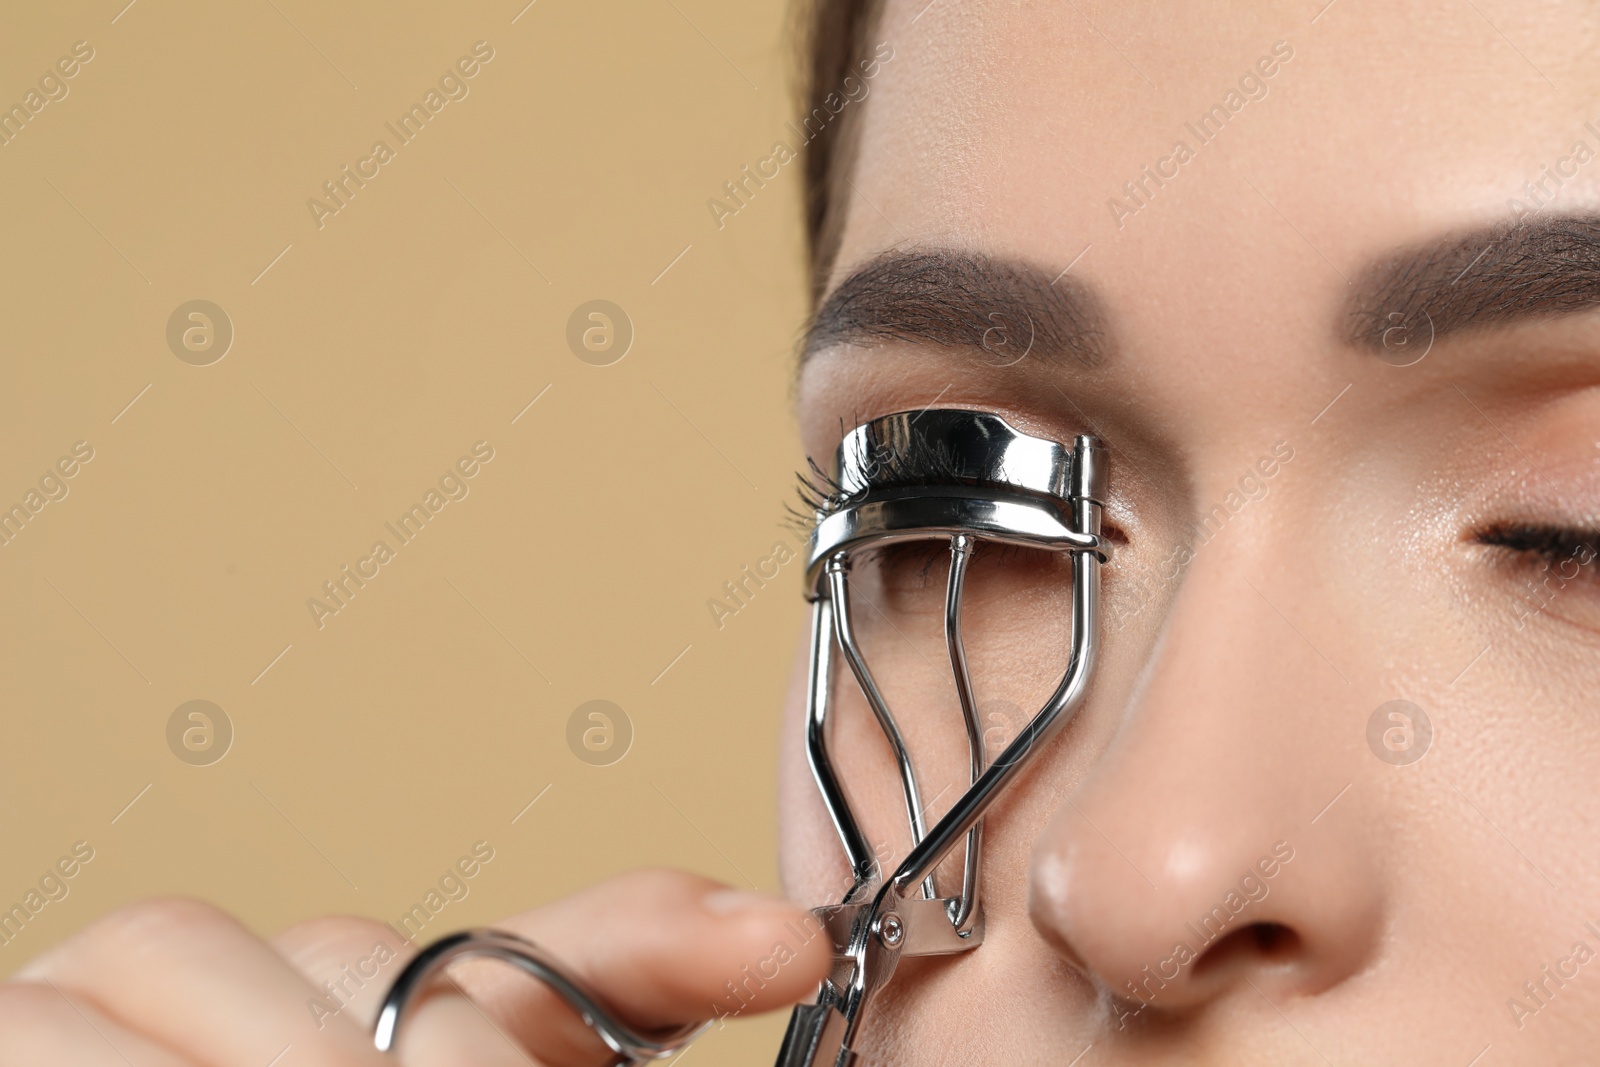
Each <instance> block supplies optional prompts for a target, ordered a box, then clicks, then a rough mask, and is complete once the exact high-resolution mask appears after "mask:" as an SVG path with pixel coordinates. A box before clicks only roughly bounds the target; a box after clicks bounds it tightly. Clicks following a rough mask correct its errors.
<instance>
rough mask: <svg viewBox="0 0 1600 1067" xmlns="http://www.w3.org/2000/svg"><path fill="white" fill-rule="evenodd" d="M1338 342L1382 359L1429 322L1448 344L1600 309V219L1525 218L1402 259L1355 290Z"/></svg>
mask: <svg viewBox="0 0 1600 1067" xmlns="http://www.w3.org/2000/svg"><path fill="white" fill-rule="evenodd" d="M1352 285H1353V287H1354V292H1353V293H1352V294H1351V299H1350V301H1349V303H1348V304H1347V306H1346V308H1345V314H1344V321H1343V323H1342V329H1341V334H1342V335H1343V337H1344V338H1345V340H1347V341H1349V342H1350V343H1352V344H1354V345H1356V346H1357V347H1361V348H1368V349H1374V350H1381V349H1382V348H1383V347H1384V335H1385V333H1386V332H1387V331H1388V330H1389V329H1390V328H1392V327H1395V326H1397V325H1399V326H1407V327H1409V326H1414V325H1417V324H1419V323H1420V321H1421V320H1420V319H1419V318H1418V316H1420V315H1424V314H1425V315H1426V317H1427V319H1428V320H1431V322H1432V324H1433V336H1434V338H1435V339H1437V338H1439V337H1443V336H1444V335H1446V334H1451V333H1460V332H1462V331H1465V330H1470V329H1478V328H1485V327H1495V326H1507V325H1511V324H1512V323H1515V322H1519V321H1524V320H1529V319H1538V318H1544V317H1550V316H1555V315H1565V314H1571V313H1573V312H1577V311H1584V310H1587V309H1589V308H1593V307H1596V306H1600V216H1594V215H1556V216H1551V217H1535V218H1523V219H1521V220H1518V221H1515V222H1508V223H1502V224H1499V225H1496V226H1489V227H1484V228H1481V229H1477V230H1472V231H1468V232H1466V233H1458V234H1454V235H1450V236H1446V237H1443V238H1440V239H1437V240H1434V241H1429V242H1425V243H1422V244H1418V245H1413V246H1411V247H1409V248H1405V249H1401V250H1400V251H1398V252H1395V253H1393V254H1392V255H1389V256H1386V257H1384V258H1383V259H1380V260H1377V261H1375V262H1372V263H1370V264H1368V265H1367V266H1366V267H1364V268H1363V269H1362V270H1361V271H1360V272H1359V273H1358V274H1357V275H1356V277H1355V278H1354V279H1353V280H1352Z"/></svg>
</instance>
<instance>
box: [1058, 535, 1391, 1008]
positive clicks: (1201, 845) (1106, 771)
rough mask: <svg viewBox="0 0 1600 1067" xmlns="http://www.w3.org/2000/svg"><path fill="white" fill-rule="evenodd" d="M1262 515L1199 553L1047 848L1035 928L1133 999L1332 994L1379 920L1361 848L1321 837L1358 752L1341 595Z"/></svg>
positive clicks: (1177, 1001)
mask: <svg viewBox="0 0 1600 1067" xmlns="http://www.w3.org/2000/svg"><path fill="white" fill-rule="evenodd" d="M1259 510H1260V511H1261V512H1263V514H1260V515H1258V516H1256V517H1255V521H1254V522H1252V523H1251V524H1250V525H1249V526H1248V527H1246V526H1244V525H1243V524H1239V525H1238V526H1230V528H1229V529H1227V530H1225V531H1222V532H1220V533H1218V534H1216V535H1215V536H1213V537H1212V539H1211V540H1210V541H1208V542H1206V543H1204V544H1203V545H1201V546H1200V547H1199V548H1198V549H1197V550H1196V551H1195V552H1194V554H1193V556H1192V558H1191V559H1190V560H1189V562H1188V567H1187V570H1186V572H1185V573H1184V574H1183V575H1182V582H1183V584H1182V587H1181V588H1180V590H1179V591H1178V593H1177V595H1176V596H1175V597H1174V598H1173V601H1172V602H1171V605H1170V609H1169V611H1168V614H1167V616H1166V619H1165V622H1164V626H1163V631H1162V633H1161V635H1160V637H1159V639H1158V641H1157V644H1156V648H1155V650H1154V652H1153V654H1152V656H1151V657H1150V659H1149V661H1148V663H1147V665H1146V667H1145V670H1144V672H1143V674H1142V676H1141V677H1140V679H1139V682H1138V685H1137V686H1136V689H1135V693H1134V695H1133V697H1132V698H1131V700H1130V703H1129V704H1128V706H1127V707H1126V709H1125V712H1124V718H1123V723H1122V726H1121V728H1120V730H1119V732H1118V733H1117V735H1116V736H1115V737H1114V738H1113V740H1112V742H1111V744H1110V746H1109V747H1108V749H1107V751H1106V752H1105V753H1104V754H1103V756H1102V757H1101V759H1100V761H1099V763H1098V764H1097V766H1096V768H1095V770H1094V771H1093V772H1092V774H1091V775H1090V777H1089V778H1088V779H1087V780H1086V781H1085V783H1084V784H1083V786H1082V787H1081V788H1080V789H1079V791H1078V792H1077V793H1076V794H1075V795H1074V796H1073V797H1072V799H1071V802H1070V803H1069V804H1067V805H1066V806H1064V807H1063V808H1062V809H1061V810H1059V811H1058V812H1057V813H1056V815H1055V816H1054V818H1053V820H1052V823H1051V825H1050V827H1049V829H1047V831H1046V832H1045V834H1044V835H1043V837H1042V838H1041V839H1040V841H1039V843H1038V845H1037V847H1036V850H1035V856H1034V866H1033V878H1032V881H1031V883H1030V901H1031V908H1032V912H1033V916H1034V920H1035V924H1036V925H1037V926H1038V927H1039V929H1040V930H1041V932H1042V933H1044V935H1045V936H1046V938H1047V939H1049V940H1051V941H1052V942H1054V943H1055V944H1056V945H1057V946H1059V947H1060V948H1061V950H1062V951H1063V952H1064V953H1065V954H1066V955H1067V956H1068V958H1069V959H1071V960H1073V961H1074V962H1075V963H1077V964H1078V965H1079V966H1080V967H1083V968H1084V969H1085V970H1087V971H1089V972H1090V973H1091V974H1092V975H1093V976H1095V977H1096V978H1098V979H1099V980H1100V981H1101V982H1102V983H1103V984H1104V985H1105V986H1106V987H1107V988H1109V989H1110V990H1111V991H1112V992H1113V993H1115V994H1117V995H1119V996H1120V997H1121V998H1123V999H1124V1000H1125V1001H1127V1002H1128V1003H1133V1004H1139V1003H1145V1002H1147V1001H1148V1002H1149V1003H1152V1004H1155V1005H1156V1006H1157V1007H1177V1006H1180V1005H1183V1004H1186V1003H1194V1002H1197V1001H1199V1000H1203V999H1205V998H1206V997H1210V996H1214V995H1217V994H1218V993H1219V991H1220V990H1223V989H1225V988H1228V987H1229V986H1230V984H1237V983H1234V982H1231V981H1230V976H1232V978H1233V979H1237V978H1238V977H1240V976H1244V977H1252V980H1253V981H1254V982H1255V983H1256V985H1257V986H1258V987H1264V986H1263V983H1268V984H1273V985H1277V986H1279V987H1280V988H1283V989H1285V990H1286V991H1295V992H1304V991H1307V990H1312V989H1316V988H1322V987H1326V986H1327V985H1329V984H1331V983H1332V982H1335V981H1337V980H1338V977H1339V976H1340V975H1341V974H1343V973H1347V972H1348V969H1349V968H1350V967H1351V966H1353V965H1354V964H1353V960H1354V959H1355V958H1356V956H1358V955H1359V954H1360V952H1361V948H1362V946H1363V945H1364V944H1365V943H1366V942H1367V940H1368V939H1369V937H1370V927H1371V924H1372V922H1373V920H1374V918H1375V916H1376V901H1375V899H1374V898H1373V897H1372V895H1371V892H1370V890H1371V879H1370V877H1368V873H1369V872H1367V871H1366V869H1365V860H1364V858H1363V856H1364V850H1363V848H1362V846H1361V842H1359V841H1356V840H1351V839H1347V838H1341V837H1340V832H1339V831H1337V830H1332V831H1331V832H1330V827H1329V826H1321V825H1313V824H1312V823H1311V822H1310V820H1311V819H1312V818H1313V817H1315V816H1316V814H1317V811H1318V808H1319V807H1320V806H1321V805H1322V804H1324V803H1326V801H1327V800H1328V798H1329V796H1331V795H1332V794H1333V792H1334V791H1335V790H1337V789H1338V787H1339V785H1340V784H1341V782H1342V781H1344V780H1345V779H1342V778H1340V775H1342V774H1344V773H1345V772H1344V770H1341V769H1340V765H1341V764H1346V763H1348V761H1350V759H1351V756H1352V751H1351V746H1350V744H1349V741H1348V739H1347V738H1345V737H1343V731H1341V730H1340V729H1339V726H1340V724H1341V723H1343V722H1346V721H1347V720H1348V715H1347V714H1346V713H1345V710H1346V709H1347V708H1348V707H1349V706H1351V705H1352V702H1353V701H1354V700H1355V694H1354V692H1353V686H1352V685H1351V684H1350V683H1349V682H1348V681H1346V680H1345V679H1344V678H1343V677H1342V676H1341V674H1340V673H1339V670H1338V668H1337V667H1335V666H1334V665H1333V664H1334V662H1335V661H1334V660H1333V659H1330V658H1328V657H1331V656H1336V655H1337V647H1336V645H1337V635H1338V634H1339V633H1340V630H1341V625H1340V623H1339V621H1338V619H1337V614H1338V613H1337V611H1336V610H1335V607H1334V598H1333V597H1332V596H1331V595H1330V593H1329V591H1328V590H1326V589H1324V588H1322V585H1323V583H1322V581H1321V579H1320V578H1319V570H1320V568H1318V567H1316V566H1314V565H1311V563H1310V562H1309V561H1308V560H1307V559H1306V555H1305V551H1306V550H1305V548H1304V545H1305V539H1304V538H1303V537H1299V536H1296V535H1294V534H1293V533H1291V532H1289V531H1287V530H1283V529H1280V528H1279V526H1278V525H1277V524H1275V523H1274V522H1273V518H1272V516H1271V515H1270V514H1265V512H1266V511H1267V509H1266V507H1264V506H1263V507H1262V508H1260V509H1259ZM1319 646H1322V647H1319ZM1330 786H1331V788H1330ZM1324 794H1327V795H1324ZM1334 887H1337V892H1333V891H1331V890H1332V889H1333V888H1334ZM1219 961H1220V962H1219Z"/></svg>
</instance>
